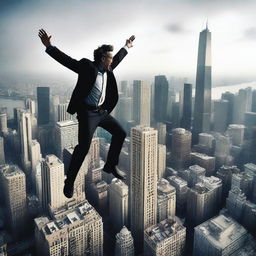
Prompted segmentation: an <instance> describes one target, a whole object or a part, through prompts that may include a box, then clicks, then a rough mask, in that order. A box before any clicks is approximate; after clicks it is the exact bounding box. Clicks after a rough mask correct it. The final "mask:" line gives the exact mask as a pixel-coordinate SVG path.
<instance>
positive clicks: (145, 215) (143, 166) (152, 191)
mask: <svg viewBox="0 0 256 256" xmlns="http://www.w3.org/2000/svg"><path fill="white" fill-rule="evenodd" d="M145 177H147V178H145ZM130 191H131V231H132V235H133V238H134V241H135V249H136V252H139V253H140V252H141V251H142V250H143V232H144V230H145V228H147V227H150V226H152V225H154V224H156V222H157V205H156V203H155V202H156V201H157V131H156V130H154V129H153V128H151V127H146V126H136V127H134V128H132V131H131V190H130Z"/></svg>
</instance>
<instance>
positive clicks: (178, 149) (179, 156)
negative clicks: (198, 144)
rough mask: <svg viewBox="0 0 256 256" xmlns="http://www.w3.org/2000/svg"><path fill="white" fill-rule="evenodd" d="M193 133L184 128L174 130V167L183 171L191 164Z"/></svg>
mask: <svg viewBox="0 0 256 256" xmlns="http://www.w3.org/2000/svg"><path fill="white" fill-rule="evenodd" d="M190 151H191V132H190V131H187V130H185V129H183V128H176V129H173V130H172V165H173V168H177V169H182V168H185V167H187V166H188V165H189V164H190Z"/></svg>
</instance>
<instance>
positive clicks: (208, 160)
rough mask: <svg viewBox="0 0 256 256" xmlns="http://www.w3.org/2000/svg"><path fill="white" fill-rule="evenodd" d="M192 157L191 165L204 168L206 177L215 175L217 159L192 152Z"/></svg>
mask: <svg viewBox="0 0 256 256" xmlns="http://www.w3.org/2000/svg"><path fill="white" fill-rule="evenodd" d="M190 156H191V164H193V165H195V164H196V165H199V166H201V167H203V168H204V169H205V171H206V173H205V175H206V176H211V175H214V174H215V157H213V156H208V155H206V154H202V153H197V152H191V153H190Z"/></svg>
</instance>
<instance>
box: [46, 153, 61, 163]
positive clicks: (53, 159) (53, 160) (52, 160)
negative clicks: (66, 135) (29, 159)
mask: <svg viewBox="0 0 256 256" xmlns="http://www.w3.org/2000/svg"><path fill="white" fill-rule="evenodd" d="M45 161H46V163H47V164H48V165H49V166H53V165H59V164H63V163H62V161H61V160H60V159H59V158H58V157H57V156H55V155H53V154H50V155H47V156H46V157H45Z"/></svg>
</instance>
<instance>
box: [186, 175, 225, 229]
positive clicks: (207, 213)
mask: <svg viewBox="0 0 256 256" xmlns="http://www.w3.org/2000/svg"><path fill="white" fill-rule="evenodd" d="M221 190H222V184H221V180H220V179H218V178H215V177H213V176H212V177H202V179H201V182H199V183H197V184H196V185H195V187H193V188H190V189H189V190H188V196H187V218H186V222H187V223H188V225H189V226H192V227H194V226H197V225H198V224H200V223H202V222H203V221H205V220H207V219H209V218H211V217H212V216H214V215H215V214H216V213H217V211H218V210H219V209H220V206H221V205H220V203H221V202H220V198H221Z"/></svg>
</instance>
